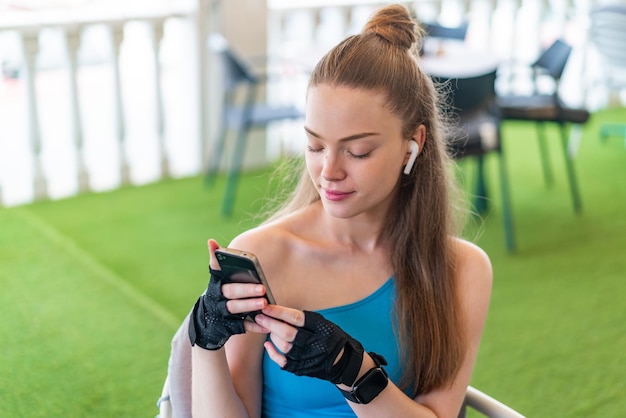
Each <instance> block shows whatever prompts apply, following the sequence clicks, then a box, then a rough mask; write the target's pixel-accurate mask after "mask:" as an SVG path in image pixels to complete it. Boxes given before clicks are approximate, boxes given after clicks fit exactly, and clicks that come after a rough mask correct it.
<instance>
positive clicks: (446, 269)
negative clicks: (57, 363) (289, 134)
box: [189, 5, 492, 418]
mask: <svg viewBox="0 0 626 418" xmlns="http://www.w3.org/2000/svg"><path fill="white" fill-rule="evenodd" d="M418 35H419V33H416V30H415V24H414V22H413V21H412V20H411V18H410V16H409V13H408V11H407V9H406V8H404V7H403V6H399V5H393V6H387V7H384V8H382V9H380V10H379V11H378V12H377V13H375V14H374V15H373V16H372V17H371V19H370V20H369V22H368V23H367V24H366V26H365V27H364V29H363V31H362V32H361V33H360V34H358V35H354V36H351V37H349V38H347V39H346V40H344V41H343V42H341V43H340V44H339V45H337V46H336V47H335V48H334V49H332V50H331V51H330V52H329V53H328V54H327V55H326V56H325V57H323V58H322V60H321V61H320V62H319V63H318V65H317V67H316V68H315V70H314V72H313V74H312V75H311V79H310V83H309V87H308V96H307V104H306V120H305V125H304V129H305V131H306V134H307V136H308V145H307V149H306V158H305V162H306V170H305V173H304V175H303V176H302V178H301V180H300V183H299V184H298V186H297V188H296V190H295V192H294V194H293V196H292V198H291V199H290V200H289V201H288V202H287V204H286V205H285V206H284V208H282V210H280V211H279V212H278V213H277V214H276V215H275V216H273V217H272V218H271V219H270V220H269V221H267V222H265V223H264V224H262V225H261V226H259V227H257V228H254V229H252V230H249V231H247V232H245V233H243V234H242V235H240V236H238V237H236V238H235V239H234V240H233V241H232V242H231V243H230V244H229V245H228V246H229V247H233V248H239V249H243V250H246V251H249V252H252V253H254V254H256V255H257V257H258V258H259V260H260V262H261V265H262V267H263V270H264V272H265V275H266V276H267V279H268V285H269V287H270V288H271V290H272V293H273V295H274V297H275V299H276V301H277V304H276V305H269V304H268V303H267V300H266V299H265V298H263V295H264V293H265V289H264V287H263V286H262V285H254V284H239V283H228V284H223V283H222V280H223V277H222V275H221V272H220V271H219V265H218V263H217V261H216V259H215V250H216V249H217V248H219V245H218V243H216V242H215V241H213V240H209V251H210V253H211V273H212V276H211V280H210V282H209V287H208V289H207V292H206V293H205V294H204V295H203V296H201V297H200V299H199V300H198V302H197V303H196V306H195V307H194V310H193V311H192V314H191V315H190V326H189V334H190V338H191V343H192V345H193V348H192V365H193V369H192V387H193V391H192V406H193V416H194V417H229V418H235V417H267V418H273V417H320V416H332V417H354V416H358V417H361V418H365V417H376V418H380V417H440V418H443V417H448V418H452V417H456V416H457V415H458V413H459V410H460V407H461V404H462V401H463V397H464V394H465V391H466V388H467V385H468V383H469V380H470V376H471V373H472V368H473V366H474V362H475V359H476V354H477V350H478V346H479V342H480V337H481V333H482V329H483V325H484V322H485V318H486V315H487V310H488V304H489V297H490V292H491V281H492V272H491V265H490V262H489V259H488V257H487V256H486V254H485V253H484V252H483V251H482V250H481V249H479V248H478V247H476V246H475V245H473V244H471V243H469V242H466V241H464V240H462V239H460V238H458V237H456V236H455V230H454V225H453V223H454V222H453V216H452V215H453V214H452V208H451V207H452V206H453V205H452V204H451V203H450V199H449V195H450V191H451V190H452V189H451V187H452V186H451V183H450V181H449V177H448V169H449V159H448V156H447V153H446V146H445V142H444V138H443V136H442V129H443V128H442V122H441V118H440V115H439V107H438V101H437V93H436V90H435V88H434V86H433V83H432V82H431V80H430V78H429V76H428V75H427V74H424V73H423V72H422V71H421V70H420V67H419V59H418V58H417V56H416V55H415V52H414V51H415V44H416V42H417V41H419V39H418ZM257 310H261V311H262V313H261V314H258V315H256V317H255V319H254V321H250V320H244V319H243V317H242V315H241V314H242V313H245V312H250V311H257Z"/></svg>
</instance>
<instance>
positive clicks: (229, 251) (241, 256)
mask: <svg viewBox="0 0 626 418" xmlns="http://www.w3.org/2000/svg"><path fill="white" fill-rule="evenodd" d="M215 257H216V258H217V262H218V263H219V265H220V267H221V269H222V273H223V274H224V278H225V279H226V280H227V281H229V282H235V283H258V284H262V285H263V286H265V298H266V299H267V300H268V302H269V303H271V304H273V305H274V304H276V301H275V300H274V296H273V295H272V291H271V290H270V287H269V286H268V284H267V280H266V279H265V275H264V274H263V270H262V269H261V264H259V260H258V259H257V257H256V256H255V255H254V254H252V253H250V252H247V251H241V250H236V249H234V248H219V249H217V250H215ZM255 313H256V312H254V313H251V314H252V316H254V314H255Z"/></svg>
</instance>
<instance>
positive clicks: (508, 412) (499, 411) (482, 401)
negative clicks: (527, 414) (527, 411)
mask: <svg viewBox="0 0 626 418" xmlns="http://www.w3.org/2000/svg"><path fill="white" fill-rule="evenodd" d="M465 404H466V405H467V406H468V407H470V408H472V409H475V410H476V411H478V412H480V413H482V414H484V415H486V416H488V417H490V418H524V415H522V414H520V413H519V412H517V411H515V410H513V409H511V408H509V407H508V406H506V405H505V404H503V403H502V402H499V401H497V400H495V399H494V398H492V397H491V396H489V395H487V394H485V393H483V392H481V391H479V390H478V389H476V388H473V387H472V386H468V387H467V392H466V393H465Z"/></svg>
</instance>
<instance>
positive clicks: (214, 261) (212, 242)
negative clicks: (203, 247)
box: [208, 238, 220, 270]
mask: <svg viewBox="0 0 626 418" xmlns="http://www.w3.org/2000/svg"><path fill="white" fill-rule="evenodd" d="M208 246H209V254H210V255H211V259H210V260H211V261H210V266H211V268H212V269H213V270H220V265H219V263H218V262H217V258H216V257H215V250H217V249H218V248H220V245H219V244H218V243H217V241H215V240H214V239H213V238H211V239H210V240H209V242H208Z"/></svg>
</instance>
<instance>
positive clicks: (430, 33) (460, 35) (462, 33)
mask: <svg viewBox="0 0 626 418" xmlns="http://www.w3.org/2000/svg"><path fill="white" fill-rule="evenodd" d="M420 25H421V27H422V29H424V32H425V34H426V37H429V38H441V39H456V40H459V41H464V40H465V37H466V36H467V27H468V23H467V22H462V23H461V24H460V25H458V26H444V25H441V24H439V23H436V22H422V23H421V24H420Z"/></svg>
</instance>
